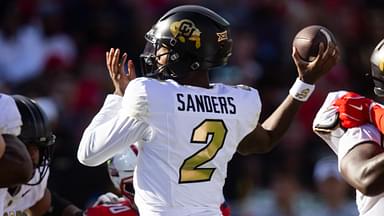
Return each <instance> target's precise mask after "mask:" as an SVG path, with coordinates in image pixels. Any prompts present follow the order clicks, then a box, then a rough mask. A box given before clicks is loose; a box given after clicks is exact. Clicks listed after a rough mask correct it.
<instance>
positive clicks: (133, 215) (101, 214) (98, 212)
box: [85, 199, 139, 216]
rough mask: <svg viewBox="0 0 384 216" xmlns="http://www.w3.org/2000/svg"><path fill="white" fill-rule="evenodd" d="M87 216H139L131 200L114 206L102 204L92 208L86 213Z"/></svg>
mask: <svg viewBox="0 0 384 216" xmlns="http://www.w3.org/2000/svg"><path fill="white" fill-rule="evenodd" d="M85 215H87V216H138V215H139V213H138V212H137V210H136V209H135V208H133V206H132V202H131V201H130V200H129V199H126V200H124V201H120V202H118V203H113V204H101V205H98V206H94V207H90V208H88V209H87V211H86V212H85Z"/></svg>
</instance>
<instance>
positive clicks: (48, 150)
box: [12, 95, 56, 185]
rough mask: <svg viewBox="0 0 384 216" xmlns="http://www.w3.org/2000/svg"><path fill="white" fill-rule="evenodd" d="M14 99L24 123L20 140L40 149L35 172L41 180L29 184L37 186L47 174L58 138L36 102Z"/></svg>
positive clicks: (21, 97) (21, 98) (15, 97)
mask: <svg viewBox="0 0 384 216" xmlns="http://www.w3.org/2000/svg"><path fill="white" fill-rule="evenodd" d="M12 97H13V99H14V100H15V102H16V106H17V108H18V110H19V112H20V115H21V121H22V123H23V125H22V126H21V132H20V135H19V136H18V138H19V139H20V140H21V141H22V142H23V143H24V144H25V145H27V146H28V145H34V146H36V147H38V149H39V154H40V158H39V162H38V164H35V171H38V172H39V175H40V178H39V180H38V181H36V182H32V183H28V185H37V184H40V182H41V181H42V180H43V178H44V176H45V175H46V174H47V171H48V168H49V165H50V163H51V158H52V153H53V144H54V143H55V139H56V136H55V135H54V134H53V133H52V130H51V127H50V125H49V122H48V120H47V117H46V115H45V113H44V111H43V110H42V109H41V107H40V106H39V105H38V104H37V103H36V102H35V101H34V100H32V99H30V98H28V97H25V96H22V95H13V96H12Z"/></svg>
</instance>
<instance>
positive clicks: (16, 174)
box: [0, 94, 33, 215]
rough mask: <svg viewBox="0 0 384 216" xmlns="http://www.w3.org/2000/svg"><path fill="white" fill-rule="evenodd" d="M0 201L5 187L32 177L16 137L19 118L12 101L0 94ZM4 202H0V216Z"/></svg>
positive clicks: (22, 146) (25, 153) (29, 166)
mask: <svg viewBox="0 0 384 216" xmlns="http://www.w3.org/2000/svg"><path fill="white" fill-rule="evenodd" d="M0 107H1V111H0V187H1V189H0V200H4V199H5V195H6V193H7V189H6V188H7V187H12V186H14V185H18V184H23V183H26V182H28V180H29V179H30V178H31V177H32V174H33V168H32V160H31V157H30V156H29V153H28V151H27V149H26V147H25V145H24V143H22V142H21V141H20V140H19V139H18V138H17V136H18V135H19V134H20V128H21V124H22V123H21V116H20V113H19V111H18V109H17V106H16V103H15V101H14V99H13V98H12V97H10V96H8V95H6V94H0ZM3 205H4V202H3V201H0V214H1V215H2V214H3V209H4V206H3Z"/></svg>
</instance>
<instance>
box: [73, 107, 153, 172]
mask: <svg viewBox="0 0 384 216" xmlns="http://www.w3.org/2000/svg"><path fill="white" fill-rule="evenodd" d="M95 118H97V115H96V117H95ZM148 132H149V127H148V125H147V124H146V123H145V122H143V121H141V120H138V119H135V118H132V117H129V116H127V115H125V114H124V113H121V114H118V115H116V117H114V118H112V119H110V120H108V121H106V122H104V123H102V124H100V125H97V126H96V127H94V128H92V127H90V128H87V129H86V130H85V131H84V134H83V137H82V138H81V141H80V145H79V149H78V152H77V158H78V160H79V161H80V162H81V163H82V164H84V165H87V166H98V165H100V164H102V163H104V162H105V161H107V160H108V159H110V158H111V157H113V156H114V155H115V154H116V153H118V152H119V151H121V150H122V149H124V148H125V147H126V146H127V143H135V142H137V141H139V140H141V139H142V138H143V137H146V136H147V134H148Z"/></svg>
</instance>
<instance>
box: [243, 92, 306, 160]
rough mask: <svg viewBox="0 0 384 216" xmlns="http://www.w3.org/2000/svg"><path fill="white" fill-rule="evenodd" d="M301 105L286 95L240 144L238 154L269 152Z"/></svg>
mask: <svg viewBox="0 0 384 216" xmlns="http://www.w3.org/2000/svg"><path fill="white" fill-rule="evenodd" d="M301 104H302V102H300V101H298V100H295V99H293V98H292V97H291V96H290V95H288V96H287V98H286V99H285V100H284V101H283V103H281V104H280V106H279V107H278V108H277V109H276V110H275V111H274V112H273V113H272V115H271V116H269V118H268V119H267V120H265V121H264V122H263V123H262V124H258V125H257V126H256V128H255V129H254V130H253V131H252V132H251V133H249V134H248V135H247V136H246V137H245V138H244V139H243V140H242V141H241V142H240V144H239V147H238V152H239V153H240V154H243V155H247V154H252V153H265V152H269V151H271V150H272V149H273V147H274V146H275V144H276V143H277V142H278V140H279V139H280V138H281V137H282V136H283V135H284V133H285V131H286V130H287V129H288V127H289V126H290V123H291V122H292V121H293V119H294V117H295V114H296V112H297V111H298V109H299V108H300V106H301Z"/></svg>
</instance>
